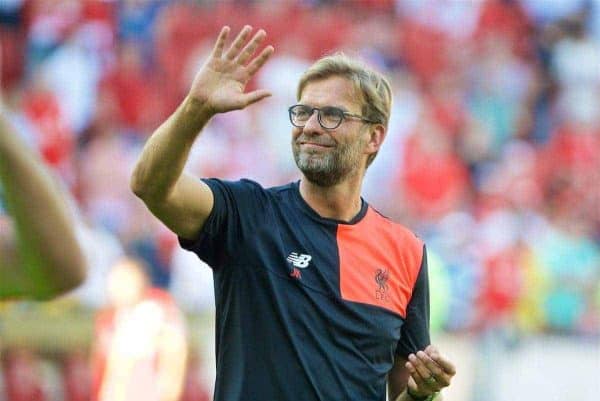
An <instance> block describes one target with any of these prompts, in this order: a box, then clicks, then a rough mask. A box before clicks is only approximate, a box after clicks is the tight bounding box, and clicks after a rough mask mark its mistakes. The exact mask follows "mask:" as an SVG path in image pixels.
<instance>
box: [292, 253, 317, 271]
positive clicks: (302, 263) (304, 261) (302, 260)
mask: <svg viewBox="0 0 600 401" xmlns="http://www.w3.org/2000/svg"><path fill="white" fill-rule="evenodd" d="M286 260H287V261H288V262H290V263H291V264H292V265H293V266H294V267H299V268H300V269H306V268H307V267H308V264H309V263H310V261H311V260H312V256H310V255H305V254H303V253H301V254H298V253H297V252H292V253H290V255H289V256H288V257H287V259H286Z"/></svg>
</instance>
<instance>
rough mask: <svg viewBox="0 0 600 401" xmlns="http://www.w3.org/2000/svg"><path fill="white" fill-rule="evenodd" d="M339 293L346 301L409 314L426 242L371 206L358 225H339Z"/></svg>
mask: <svg viewBox="0 0 600 401" xmlns="http://www.w3.org/2000/svg"><path fill="white" fill-rule="evenodd" d="M337 245H338V251H339V256H340V293H341V296H342V299H344V300H345V301H352V302H360V303H364V304H369V305H374V306H379V307H382V308H385V309H388V310H390V311H392V312H395V313H397V314H399V315H400V316H402V317H406V307H407V305H408V303H409V301H410V298H411V296H412V290H413V287H414V284H415V281H416V280H417V276H418V274H419V269H420V267H421V260H422V257H423V243H422V242H421V240H419V239H418V238H417V237H416V236H415V235H414V234H413V233H411V232H410V231H409V230H407V229H406V228H404V227H403V226H401V225H400V224H396V223H394V222H392V221H391V220H389V219H387V218H385V217H383V216H381V215H380V214H379V213H377V212H376V211H374V210H373V209H371V208H369V210H368V211H367V214H366V215H365V217H364V218H363V219H362V220H361V221H360V222H359V223H357V224H354V225H344V224H340V225H339V226H338V231H337Z"/></svg>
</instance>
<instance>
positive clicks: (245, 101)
mask: <svg viewBox="0 0 600 401" xmlns="http://www.w3.org/2000/svg"><path fill="white" fill-rule="evenodd" d="M269 96H271V92H269V91H266V90H263V89H259V90H255V91H253V92H248V93H244V95H243V96H242V108H244V107H246V106H249V105H251V104H253V103H256V102H258V101H260V100H263V99H264V98H266V97H269Z"/></svg>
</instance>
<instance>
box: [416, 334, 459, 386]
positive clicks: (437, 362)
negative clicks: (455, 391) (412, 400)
mask: <svg viewBox="0 0 600 401" xmlns="http://www.w3.org/2000/svg"><path fill="white" fill-rule="evenodd" d="M406 367H407V368H408V371H409V372H410V378H409V380H408V391H409V392H410V394H413V395H415V396H419V397H420V396H428V395H430V394H433V393H435V392H437V391H440V390H441V389H442V388H444V387H447V386H449V385H450V381H451V379H452V377H453V376H454V375H455V374H456V368H455V367H454V365H453V364H452V363H451V362H450V361H448V360H447V359H446V358H444V357H443V356H442V355H440V353H439V351H438V350H437V349H436V348H435V347H434V346H433V345H430V346H428V347H427V348H425V351H419V352H417V353H416V355H415V354H411V355H409V357H408V362H406Z"/></svg>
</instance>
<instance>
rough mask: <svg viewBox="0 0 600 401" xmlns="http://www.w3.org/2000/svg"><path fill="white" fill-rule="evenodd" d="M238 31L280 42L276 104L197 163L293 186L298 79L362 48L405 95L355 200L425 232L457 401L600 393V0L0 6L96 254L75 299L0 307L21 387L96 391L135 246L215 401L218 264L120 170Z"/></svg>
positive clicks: (21, 2) (24, 91)
mask: <svg viewBox="0 0 600 401" xmlns="http://www.w3.org/2000/svg"><path fill="white" fill-rule="evenodd" d="M246 23H248V24H251V25H253V26H255V27H262V28H265V29H266V31H267V33H268V38H269V39H268V40H269V42H270V43H272V44H273V45H274V46H275V49H276V52H275V55H274V57H273V58H272V60H271V61H269V63H268V64H267V65H266V66H265V67H264V68H263V70H261V72H260V73H259V74H258V77H257V78H256V79H255V80H254V81H253V82H252V83H251V86H254V87H262V88H267V89H269V90H271V91H272V92H273V96H272V97H271V98H269V99H267V100H265V101H263V102H262V103H260V104H257V105H255V106H252V107H250V108H248V109H247V110H244V111H242V112H233V113H230V114H228V115H225V116H219V117H217V118H215V119H214V120H213V121H212V123H211V124H210V126H209V127H207V129H206V132H205V134H204V135H203V136H202V137H201V139H200V140H199V143H198V146H197V147H196V149H195V151H194V152H193V155H192V157H191V160H190V163H189V165H188V169H189V170H190V171H192V172H202V174H203V175H205V176H219V177H225V178H233V179H234V178H238V177H249V178H253V179H255V180H257V181H259V182H261V183H263V184H265V185H276V184H280V183H284V182H287V181H288V180H291V179H296V178H297V177H298V175H297V173H296V169H295V166H294V164H293V159H292V156H291V152H290V149H289V148H290V147H289V132H290V127H289V122H288V120H287V112H286V109H287V106H289V105H291V104H293V103H294V100H295V97H294V92H295V83H296V82H297V78H298V77H299V74H300V73H301V72H302V71H303V69H304V68H306V67H307V66H308V65H309V64H310V62H311V61H312V60H314V59H316V58H317V57H319V56H321V55H323V54H325V53H329V52H332V51H335V50H344V51H345V52H347V53H349V54H352V55H359V56H361V57H363V58H364V59H366V60H368V61H369V62H370V63H372V64H373V65H375V66H377V68H379V69H380V70H382V71H383V72H384V73H386V74H387V76H389V77H390V79H391V81H392V82H393V87H394V91H395V98H394V105H393V111H392V121H391V123H390V130H389V133H388V137H387V139H386V142H385V144H384V148H383V150H382V151H381V152H380V154H379V155H378V157H377V159H376V160H375V162H374V163H373V165H372V166H371V167H370V169H369V171H368V172H367V178H366V183H365V186H366V190H365V195H366V199H367V200H369V201H370V202H371V204H373V205H374V206H375V207H377V208H378V209H379V210H380V211H382V212H383V213H384V214H386V215H389V216H391V217H393V218H395V219H398V220H399V221H402V222H403V223H404V224H405V225H407V226H409V227H410V228H412V229H413V230H414V231H415V232H417V233H418V234H419V235H420V236H421V237H423V238H424V239H425V241H426V242H427V244H428V248H429V252H430V260H431V262H430V263H431V270H432V273H431V275H432V278H431V280H432V313H433V320H432V330H433V337H434V341H435V342H436V343H438V344H439V345H440V347H441V348H442V349H443V351H444V352H445V353H447V354H448V355H449V356H450V357H451V358H452V359H453V360H454V361H455V362H456V364H457V366H458V368H459V373H458V375H457V377H456V380H455V383H454V385H453V386H452V387H451V388H450V389H449V390H448V392H447V397H446V399H447V400H449V401H459V400H460V401H496V400H498V401H503V400H526V399H527V400H529V399H535V400H538V399H539V400H592V399H598V396H599V395H598V394H600V384H599V380H598V378H599V374H600V112H599V111H600V1H598V0H521V1H517V0H514V1H511V0H489V1H484V0H481V1H477V0H471V1H469V0H397V1H393V0H354V1H341V0H339V1H335V0H329V1H325V0H322V1H319V0H295V1H293V0H276V1H258V0H257V1H250V0H246V1H242V0H240V1H233V0H231V1H216V0H213V1H208V0H205V1H191V0H190V1H166V0H123V1H116V0H81V1H79V0H1V1H0V43H1V46H2V56H3V57H2V59H3V63H2V76H1V77H2V89H3V96H4V100H5V106H6V107H7V108H8V110H9V112H10V113H11V116H12V118H13V121H14V122H15V124H16V125H17V126H18V127H19V130H20V132H21V133H23V135H24V136H25V137H26V138H27V140H28V141H29V143H30V144H31V146H34V147H36V148H37V149H39V150H40V152H41V153H42V155H43V156H44V158H45V159H46V161H47V162H48V164H49V165H50V166H52V168H53V169H54V171H55V172H56V173H57V174H58V175H59V176H60V179H61V181H62V182H63V183H64V185H65V187H66V188H68V189H69V190H70V193H71V194H72V195H73V199H74V200H75V203H76V205H75V207H76V208H77V210H78V213H79V215H80V220H81V225H82V229H81V231H82V240H83V242H84V244H85V247H86V250H87V254H88V258H89V261H90V277H89V278H88V281H87V282H86V283H85V285H84V286H83V287H82V288H81V289H79V290H77V291H76V292H75V293H73V294H70V295H69V296H67V297H65V298H62V299H60V300H57V301H55V302H51V303H47V304H35V303H26V302H21V303H14V302H13V303H5V304H0V339H1V340H0V343H1V344H0V346H1V347H2V350H3V353H4V354H5V355H6V354H7V353H8V354H10V352H11V351H13V352H14V350H19V352H20V353H21V354H20V355H24V357H23V358H21V359H19V361H20V362H19V363H20V364H21V365H19V366H21V368H23V369H24V370H23V372H24V374H23V377H24V379H23V382H22V385H23V387H24V388H29V389H34V388H35V389H36V390H35V391H37V393H36V394H37V395H34V396H33V397H34V398H31V399H36V400H37V399H40V400H42V399H43V400H49V401H50V400H63V399H64V400H69V401H75V400H77V401H79V400H82V401H83V400H85V399H86V394H87V393H86V391H88V389H87V387H86V383H88V381H87V380H88V379H89V368H88V363H87V355H88V351H89V344H90V343H91V341H92V338H91V337H92V329H91V327H92V320H93V316H94V314H95V312H96V311H97V310H98V309H99V308H101V307H102V306H104V305H105V302H106V294H105V277H106V272H107V271H108V269H109V268H110V266H111V265H112V264H113V263H114V262H115V261H116V260H117V259H118V258H119V257H120V256H121V255H123V254H129V255H136V256H138V257H140V258H142V259H143V260H144V261H145V262H146V263H147V266H148V271H149V274H150V276H151V277H152V280H153V283H154V285H156V286H158V287H162V288H166V289H168V290H169V291H171V293H172V294H173V295H174V297H175V298H176V299H177V301H178V302H179V304H180V306H181V307H182V309H183V310H184V311H185V312H186V314H187V316H188V327H189V330H190V346H191V348H192V353H193V355H194V357H193V358H191V361H192V362H191V364H190V370H189V373H188V374H189V377H190V379H189V380H188V382H189V389H188V391H187V392H186V394H185V396H184V398H185V399H186V400H190V401H191V400H200V399H204V398H202V396H201V394H202V392H203V391H206V390H207V389H208V388H209V387H210V382H211V378H212V375H213V374H214V373H213V372H212V370H213V365H212V364H213V362H212V359H211V358H212V356H211V355H212V354H211V349H212V341H213V337H212V333H211V330H212V327H211V324H212V323H211V322H212V308H213V305H212V302H211V297H212V287H211V280H210V270H209V269H207V268H206V267H201V266H200V264H199V262H197V261H196V260H195V258H194V257H191V256H190V255H189V254H187V253H185V252H183V251H181V250H179V249H178V248H177V246H176V239H175V238H174V236H173V235H172V234H170V233H169V232H168V231H167V230H166V229H165V228H164V227H162V226H161V225H160V224H159V223H157V222H156V221H155V220H154V219H153V218H152V217H151V216H150V214H149V213H148V212H147V211H146V210H145V209H144V207H143V206H142V204H141V202H139V201H138V200H136V199H135V197H134V196H133V195H132V194H131V193H130V190H129V187H128V178H129V174H130V171H131V169H132V164H133V163H134V162H135V160H136V158H137V156H138V155H139V152H140V150H141V146H142V144H143V142H144V140H145V139H146V138H147V137H148V135H149V134H150V133H151V132H152V130H153V129H154V128H155V127H156V126H157V125H158V124H159V123H160V122H161V121H162V120H163V119H164V118H165V117H166V116H168V115H169V113H170V112H171V111H172V110H173V109H174V108H175V107H176V105H177V104H178V102H179V101H180V100H181V99H182V97H183V96H184V95H185V93H186V89H187V88H188V85H189V83H190V80H191V77H192V76H193V73H194V71H195V70H196V69H197V68H198V66H199V63H200V62H201V61H202V60H203V58H204V56H205V55H206V52H207V50H208V49H209V47H210V46H211V45H212V43H213V41H214V39H215V37H216V34H217V32H218V30H219V28H220V27H221V26H222V25H223V24H228V25H230V26H231V27H232V28H233V30H234V31H236V30H238V29H239V28H241V26H243V25H244V24H246ZM5 220H6V219H5V217H0V227H1V226H2V224H4V223H6V221H5ZM11 363H12V362H11V361H10V360H8V359H7V358H6V357H5V358H4V359H3V364H2V370H3V372H4V375H0V400H4V399H6V397H7V396H6V394H5V391H4V390H6V380H3V379H2V378H4V379H6V372H7V371H9V370H10V369H14V366H11V365H10V364H11ZM274 368H275V367H274ZM3 383H4V384H3ZM74 383H76V384H77V385H78V386H77V385H75V387H76V389H75V390H73V388H74ZM35 397H38V398H35ZM78 397H79V398H78ZM10 401H13V400H10ZM14 401H20V400H14Z"/></svg>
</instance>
